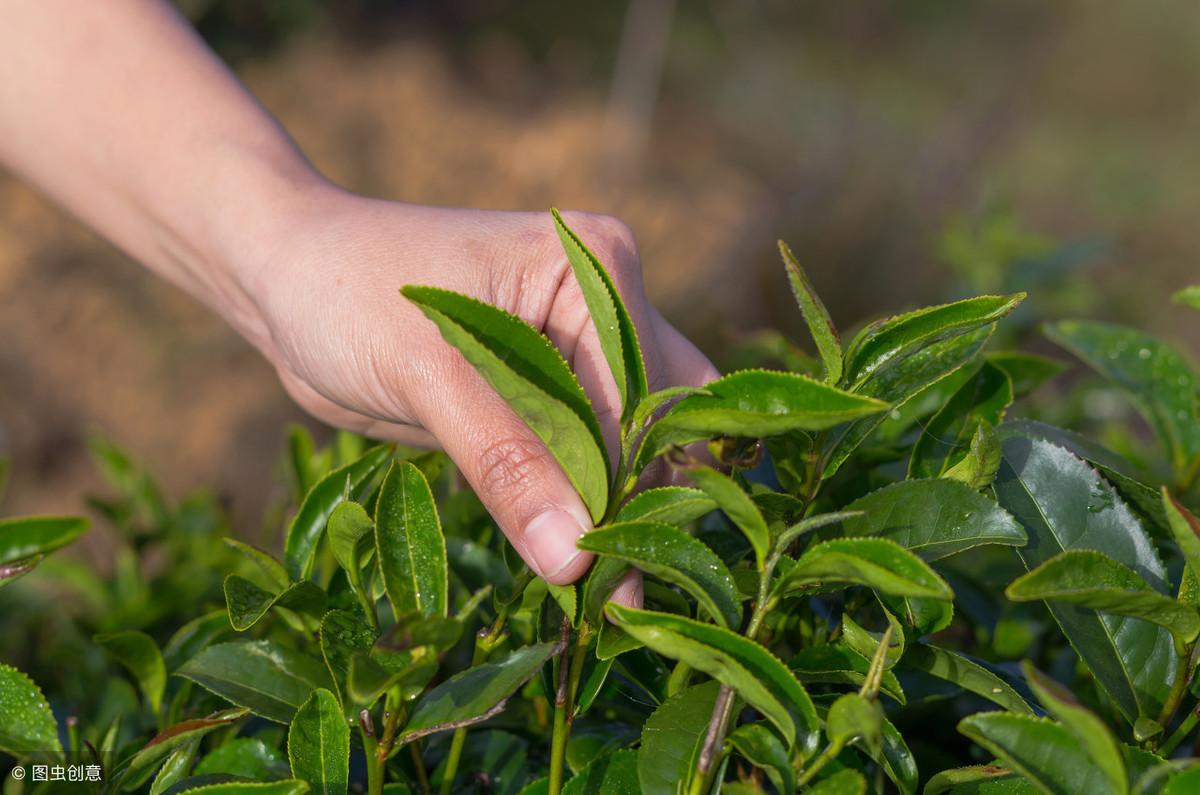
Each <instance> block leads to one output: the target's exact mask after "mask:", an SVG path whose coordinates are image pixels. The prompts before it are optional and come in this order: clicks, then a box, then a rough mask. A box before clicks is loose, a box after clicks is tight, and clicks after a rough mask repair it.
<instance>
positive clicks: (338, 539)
mask: <svg viewBox="0 0 1200 795" xmlns="http://www.w3.org/2000/svg"><path fill="white" fill-rule="evenodd" d="M325 532H326V533H328V534H329V551H330V552H332V553H333V559H334V560H336V561H337V564H338V565H339V566H341V567H342V569H344V570H345V572H346V576H347V577H348V578H349V580H350V584H351V585H353V586H354V587H355V588H359V587H360V583H361V581H362V567H363V559H364V558H365V557H366V556H367V555H368V554H369V553H370V551H371V549H372V547H373V546H374V543H375V524H374V522H372V521H371V517H370V516H369V515H368V514H367V509H366V508H364V507H362V506H361V505H359V504H358V503H357V502H353V501H351V500H346V501H344V502H342V503H341V504H339V505H338V506H337V507H336V508H334V509H333V513H331V514H329V524H328V525H327V527H326V530H325Z"/></svg>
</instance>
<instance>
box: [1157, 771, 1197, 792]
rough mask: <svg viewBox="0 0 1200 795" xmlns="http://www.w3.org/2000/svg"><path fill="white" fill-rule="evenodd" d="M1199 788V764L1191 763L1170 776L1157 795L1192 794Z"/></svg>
mask: <svg viewBox="0 0 1200 795" xmlns="http://www.w3.org/2000/svg"><path fill="white" fill-rule="evenodd" d="M1197 788H1200V765H1193V766H1192V767H1190V768H1188V769H1187V770H1184V771H1182V772H1180V773H1179V774H1178V775H1175V776H1172V777H1171V779H1170V780H1169V781H1168V782H1167V784H1166V786H1165V787H1163V789H1162V792H1160V793H1159V795H1192V793H1194V792H1197Z"/></svg>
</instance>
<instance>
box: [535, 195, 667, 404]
mask: <svg viewBox="0 0 1200 795" xmlns="http://www.w3.org/2000/svg"><path fill="white" fill-rule="evenodd" d="M550 213H551V214H552V215H553V216H554V228H555V229H556V230H557V231H558V237H559V240H561V241H562V245H563V250H564V251H566V252H567V260H568V261H569V262H570V263H571V270H573V271H574V272H575V280H576V281H577V282H579V289H580V290H581V291H582V292H583V299H584V301H585V302H586V303H587V308H588V313H589V314H590V315H591V316H592V323H593V324H594V325H595V326H596V333H597V334H598V335H599V337H600V350H601V351H602V352H603V353H604V359H605V361H607V362H608V369H609V370H610V371H612V375H613V380H614V381H615V382H616V384H617V389H618V390H620V393H621V405H622V407H623V411H622V412H621V421H622V423H624V422H625V420H628V419H629V417H630V415H631V414H632V412H633V410H634V407H635V406H637V404H638V403H640V402H641V400H642V398H644V397H646V393H647V391H648V388H647V386H646V365H645V364H644V363H643V362H642V349H641V346H640V345H639V344H638V335H637V329H636V328H635V327H634V325H633V320H631V319H630V317H629V312H628V311H627V310H626V309H625V304H624V303H623V302H622V301H621V294H620V293H618V292H617V288H616V285H614V284H613V282H612V279H611V278H609V275H608V272H607V271H606V270H605V269H604V266H603V265H601V264H600V260H598V259H597V258H596V255H595V254H593V253H592V252H591V251H589V250H588V247H587V246H585V245H584V243H583V241H582V240H580V239H579V236H578V235H576V234H575V232H574V231H572V230H571V228H570V227H568V226H567V224H566V222H564V221H563V219H562V216H561V215H559V214H558V210H551V211H550Z"/></svg>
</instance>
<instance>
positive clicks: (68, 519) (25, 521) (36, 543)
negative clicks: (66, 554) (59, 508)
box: [0, 516, 88, 563]
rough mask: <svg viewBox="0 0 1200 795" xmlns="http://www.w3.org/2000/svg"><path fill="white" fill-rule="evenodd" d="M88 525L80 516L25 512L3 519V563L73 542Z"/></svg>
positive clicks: (0, 559) (0, 534)
mask: <svg viewBox="0 0 1200 795" xmlns="http://www.w3.org/2000/svg"><path fill="white" fill-rule="evenodd" d="M87 528H88V520H87V519H83V518H80V517H77V516H23V517H19V518H16V519H0V563H13V562H16V561H24V560H27V559H29V558H32V557H36V556H38V555H48V554H49V553H51V552H53V551H55V550H56V549H61V548H62V547H65V546H66V545H67V544H70V543H71V542H72V541H74V540H75V539H76V538H79V536H80V535H82V534H83V531H84V530H87Z"/></svg>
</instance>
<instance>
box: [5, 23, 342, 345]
mask: <svg viewBox="0 0 1200 795" xmlns="http://www.w3.org/2000/svg"><path fill="white" fill-rule="evenodd" d="M0 9H2V10H3V11H4V12H5V13H3V19H4V20H5V23H4V25H2V26H0V52H4V53H5V61H6V77H5V79H4V80H3V81H0V161H2V162H3V163H4V165H6V166H8V167H9V168H11V169H12V170H13V171H15V172H16V173H18V174H19V175H21V176H22V177H24V178H25V179H27V180H29V181H30V182H31V183H33V184H34V185H36V186H38V187H39V188H40V189H42V190H43V191H45V192H46V193H47V194H49V195H50V196H52V197H53V198H54V199H55V200H56V201H58V202H59V203H61V204H62V205H63V206H65V207H67V208H68V209H69V210H71V211H72V212H73V213H75V214H76V215H78V216H79V217H80V218H81V219H83V220H84V221H85V222H87V223H88V224H89V225H90V226H92V227H93V228H95V229H96V230H97V231H99V232H100V233H101V234H103V235H105V236H106V237H108V238H109V239H110V240H111V241H113V242H114V243H115V244H116V245H118V246H119V247H121V248H122V249H124V250H125V251H126V252H127V253H129V254H130V255H131V256H133V257H134V258H136V259H138V260H139V261H141V262H143V263H144V264H145V265H147V266H148V267H150V268H151V269H153V270H155V271H156V272H158V273H160V274H161V275H163V276H165V277H166V278H168V279H170V280H171V281H173V282H175V283H176V284H178V285H180V286H182V287H183V288H184V289H186V290H188V291H189V292H191V293H192V294H194V295H196V296H197V297H198V298H200V299H201V300H203V301H205V302H206V303H207V304H209V305H210V306H212V307H213V308H214V309H216V310H217V311H219V312H221V314H223V315H224V316H225V317H226V318H227V319H228V320H229V321H230V322H231V323H232V324H233V325H234V326H235V327H237V328H238V329H239V330H240V331H241V332H242V333H243V334H246V335H247V336H248V337H250V338H251V339H252V340H253V341H254V342H255V343H256V344H258V345H259V346H260V347H263V346H264V344H265V343H266V340H265V339H264V334H265V331H264V329H263V328H262V327H261V321H260V320H259V319H258V317H257V312H256V309H255V306H254V301H253V299H252V297H251V295H250V289H251V288H250V285H251V284H254V283H256V282H258V281H259V280H261V278H262V275H261V274H254V273H251V272H247V271H250V270H253V268H254V267H255V264H256V263H262V262H264V261H267V259H268V256H269V251H267V250H266V249H267V248H268V247H269V246H271V245H272V242H271V241H272V240H273V239H275V238H276V235H277V234H278V228H279V226H280V224H281V223H283V222H284V220H285V219H286V218H288V217H289V216H290V215H292V210H293V209H294V207H295V206H296V205H298V204H300V203H302V202H304V201H305V200H306V198H305V197H306V196H307V195H308V194H309V193H310V192H311V191H309V190H308V189H309V188H310V187H315V186H317V185H319V184H320V179H319V177H317V175H316V174H315V173H314V172H313V171H312V169H311V168H310V167H309V166H308V164H307V163H306V162H305V161H304V159H303V157H302V156H301V155H300V153H299V152H298V151H297V149H296V148H295V146H294V145H293V144H292V143H291V141H290V140H289V139H288V137H287V135H286V134H285V133H284V132H283V131H282V129H280V127H279V126H278V125H277V124H276V123H275V122H274V120H273V119H272V118H271V117H270V116H269V115H268V114H267V113H266V112H265V111H264V110H263V109H262V108H261V107H260V106H259V105H258V104H257V103H256V102H255V100H254V99H253V98H252V97H251V96H250V95H249V94H248V93H247V92H246V91H245V89H244V88H243V87H242V86H241V85H240V83H239V82H238V81H237V79H236V78H235V77H234V76H233V75H232V74H231V73H230V72H229V70H228V69H227V68H226V67H225V66H224V65H223V64H222V63H221V62H220V61H219V60H218V59H217V58H216V57H215V56H213V55H212V53H211V52H209V50H208V49H207V48H206V47H205V45H204V43H203V42H202V41H201V40H200V39H199V38H198V37H197V36H196V35H195V33H194V32H193V31H192V30H191V28H190V26H188V25H187V23H186V21H184V20H181V19H180V18H179V17H178V15H177V14H176V12H175V11H174V9H173V8H171V7H170V6H169V5H168V4H167V3H165V2H159V0H104V1H103V2H79V0H4V1H3V2H0Z"/></svg>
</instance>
